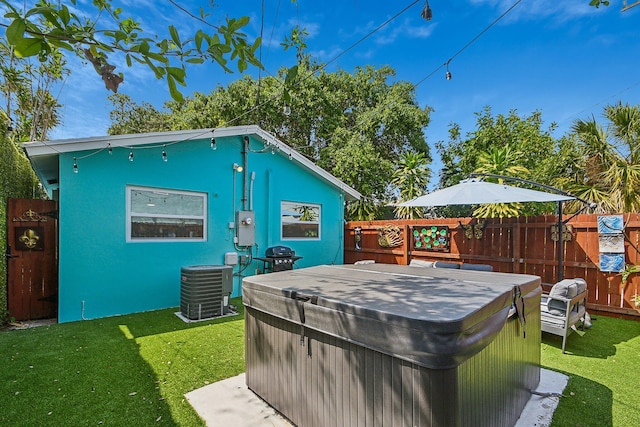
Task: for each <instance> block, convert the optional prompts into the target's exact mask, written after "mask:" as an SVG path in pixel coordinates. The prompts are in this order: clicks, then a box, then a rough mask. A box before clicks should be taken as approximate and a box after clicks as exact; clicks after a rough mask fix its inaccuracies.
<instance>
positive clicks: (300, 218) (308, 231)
mask: <svg viewBox="0 0 640 427" xmlns="http://www.w3.org/2000/svg"><path fill="white" fill-rule="evenodd" d="M280 218H281V223H282V238H283V239H316V240H317V239H320V205H313V204H310V203H296V202H282V203H281V205H280Z"/></svg>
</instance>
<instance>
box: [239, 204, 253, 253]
mask: <svg viewBox="0 0 640 427" xmlns="http://www.w3.org/2000/svg"><path fill="white" fill-rule="evenodd" d="M255 219H256V216H255V213H254V212H253V211H238V215H237V217H236V225H237V227H238V236H237V237H238V246H253V245H255V243H256V223H255Z"/></svg>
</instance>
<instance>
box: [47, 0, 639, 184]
mask: <svg viewBox="0 0 640 427" xmlns="http://www.w3.org/2000/svg"><path fill="white" fill-rule="evenodd" d="M88 1H89V0H79V2H78V3H79V4H82V3H83V2H84V3H87V2H88ZM633 1H635V0H629V1H628V3H633ZM179 3H180V4H181V5H183V6H184V7H186V8H188V9H190V10H192V11H194V13H195V12H197V10H198V8H199V7H200V6H202V7H203V8H205V10H207V11H209V12H211V16H210V17H209V21H210V22H212V23H213V24H220V23H222V22H223V21H222V20H223V18H224V17H225V16H227V15H228V16H231V17H237V16H241V15H248V16H249V17H250V18H251V22H250V24H249V26H248V27H247V28H246V33H247V34H248V35H249V37H251V38H253V37H256V36H257V35H259V34H260V27H261V21H262V13H261V5H262V2H261V1H260V0H245V1H238V0H235V1H234V0H216V1H215V2H214V4H215V6H214V7H213V9H211V5H210V3H209V2H207V1H189V0H180V1H179ZM429 3H430V6H431V9H432V11H433V19H432V20H431V21H429V22H427V21H425V20H424V19H422V18H421V16H420V13H421V11H422V8H423V6H424V1H417V2H416V1H415V0H414V1H411V0H405V1H396V2H390V1H377V0H370V1H364V0H342V1H333V0H327V1H317V0H316V1H310V0H298V2H297V5H296V3H293V2H291V0H264V19H263V22H264V26H263V47H262V59H263V63H264V65H265V67H266V70H267V71H266V72H269V73H272V74H274V73H275V72H276V70H277V69H278V68H279V67H281V66H291V65H294V64H295V57H294V53H293V52H291V51H287V52H284V51H283V49H282V47H281V46H280V43H281V42H282V40H283V38H284V37H285V35H288V34H289V32H290V31H291V29H292V28H293V27H294V26H295V25H300V26H302V27H305V28H306V29H307V31H308V32H309V38H308V41H307V44H308V53H309V54H311V55H312V56H314V57H316V58H318V59H319V60H321V61H325V62H327V61H331V60H333V59H334V58H335V57H336V56H337V55H339V54H340V53H341V52H343V51H344V50H345V49H347V48H349V47H350V46H352V45H353V44H354V43H356V42H357V41H358V40H360V39H361V38H363V37H365V36H366V35H367V34H370V33H371V32H372V31H373V30H374V29H375V28H376V27H377V26H379V25H380V24H382V23H384V22H385V21H387V20H389V19H390V18H392V17H393V16H394V15H396V14H397V13H398V12H400V11H401V10H403V9H405V8H406V7H407V6H409V5H411V4H413V6H412V7H410V8H408V9H407V11H405V12H404V13H402V14H401V15H400V16H398V17H397V18H395V19H393V20H392V21H391V22H390V23H389V24H388V25H386V26H385V27H384V28H382V29H380V30H378V31H377V32H375V33H374V34H372V35H371V36H370V37H368V38H367V39H366V40H365V41H363V42H361V43H360V44H358V45H357V46H355V47H353V48H352V49H350V50H349V51H348V52H347V53H345V54H344V55H342V56H340V57H339V58H338V59H337V60H336V61H335V62H332V63H331V65H330V66H329V67H328V68H327V69H328V70H329V71H332V70H335V69H337V68H340V69H343V70H347V71H351V70H353V69H354V67H356V66H359V65H374V66H382V65H390V66H391V67H393V68H394V69H395V70H396V72H397V77H396V78H397V80H404V81H409V82H411V83H414V84H417V83H418V82H421V83H420V84H419V85H418V86H417V88H416V98H417V101H418V103H419V105H420V106H426V105H428V106H430V107H432V108H433V109H434V112H433V114H432V116H431V124H430V125H429V127H428V128H426V129H425V136H426V138H427V141H428V142H429V143H430V144H431V146H432V147H433V144H434V143H435V142H437V141H440V140H447V137H448V132H447V129H448V127H449V124H450V123H452V122H455V123H458V124H460V125H461V127H462V131H463V133H467V132H471V131H473V130H474V129H475V122H476V120H475V119H476V117H475V115H474V113H476V112H479V111H481V110H482V109H483V108H484V106H487V105H488V106H491V107H492V111H493V113H494V115H496V114H500V113H502V114H508V112H509V111H510V110H512V109H516V110H517V111H518V114H519V115H521V116H523V115H529V114H531V113H532V112H533V111H536V110H539V111H541V112H542V117H543V119H544V122H545V127H547V126H549V125H550V124H551V123H552V122H555V123H557V125H558V129H557V131H556V132H555V133H554V135H555V136H557V137H560V136H561V135H563V134H564V133H566V132H567V131H568V130H569V129H570V127H571V124H572V122H573V121H574V120H575V119H578V118H581V119H587V118H590V117H591V115H594V116H596V118H600V116H601V113H602V109H603V107H604V106H605V105H607V104H612V103H616V102H618V101H622V102H623V103H630V104H633V105H635V104H640V6H637V7H634V8H631V9H629V10H627V11H625V12H622V11H621V9H622V5H623V4H622V1H616V0H612V1H611V6H609V7H603V8H600V9H596V8H593V7H590V6H589V0H522V1H520V2H517V1H516V0H507V1H503V0H466V1H455V2H451V1H444V0H431V1H430V2H429ZM515 3H518V4H517V5H516V6H515V7H514V8H513V9H512V10H511V11H510V12H509V13H508V14H507V15H505V16H504V17H503V18H502V19H501V20H500V21H499V22H497V23H496V24H495V25H493V26H492V27H491V28H490V29H488V30H487V31H486V32H484V33H483V34H482V35H481V36H480V37H479V38H477V39H476V40H475V41H473V40H474V38H476V37H477V36H479V35H480V33H481V32H482V31H483V30H485V29H486V28H487V27H488V26H489V25H490V24H491V23H492V22H494V21H495V20H496V19H497V18H498V17H499V16H500V15H502V14H503V13H504V12H505V11H506V10H507V9H509V8H510V7H511V6H513V5H514V4H515ZM114 5H121V6H122V7H123V8H124V9H125V10H126V13H125V15H131V16H133V17H135V18H136V19H138V20H140V21H141V23H142V26H143V28H145V29H147V30H148V31H151V32H162V31H164V29H166V27H167V25H169V24H173V25H176V26H177V27H178V28H179V30H180V31H181V33H182V34H183V35H184V36H185V37H186V35H187V34H190V33H191V34H192V33H193V32H194V31H195V30H194V28H198V27H201V25H200V24H198V22H196V21H194V20H193V19H191V18H189V17H188V16H187V15H186V14H183V13H182V12H180V11H179V10H178V9H177V8H175V6H172V5H171V4H170V2H168V1H165V0H162V1H155V0H136V1H133V0H125V1H114ZM472 41H473V42H472ZM470 42H472V43H471V44H469V43H470ZM465 46H466V47H465ZM461 50H462V51H461ZM452 57H453V59H452V60H451V62H450V64H449V70H450V71H451V73H452V79H451V80H446V79H445V68H444V67H443V64H445V63H446V62H447V60H448V59H449V58H452ZM71 65H72V67H73V69H74V71H73V73H72V75H71V77H69V79H68V80H67V81H66V83H65V85H64V87H63V88H62V89H61V92H60V102H61V103H62V104H63V105H64V108H63V116H64V125H63V126H61V127H60V128H58V129H56V131H55V132H54V133H53V138H56V139H58V138H75V137H86V136H95V135H105V134H106V131H107V128H108V126H109V111H110V109H111V104H110V102H109V101H108V100H107V96H108V95H109V93H108V92H107V91H106V90H105V89H104V86H103V84H102V81H101V80H100V78H99V76H97V75H96V74H95V73H94V72H93V70H92V69H91V68H90V67H88V66H86V65H82V64H81V63H80V62H79V61H75V60H74V61H72V62H71ZM117 71H123V72H124V73H125V83H124V84H123V85H122V86H121V90H120V91H121V92H122V93H126V94H128V95H130V96H131V97H133V99H134V100H136V101H137V102H149V103H152V104H154V105H156V106H157V107H161V106H162V104H163V102H164V101H165V100H167V99H169V94H168V91H167V89H166V86H165V83H164V82H162V81H157V80H156V79H155V77H154V76H153V75H152V73H151V72H150V71H149V70H148V69H146V68H143V67H137V68H127V67H126V65H124V64H122V65H121V66H119V67H118V69H117ZM187 72H188V77H187V81H188V87H187V88H186V89H185V90H184V91H183V93H184V94H185V95H188V94H190V93H193V92H195V91H199V92H204V93H209V92H210V91H211V90H212V89H214V88H215V87H216V85H218V84H220V85H226V84H227V83H229V82H230V81H233V80H235V79H238V78H240V75H239V74H238V73H235V74H226V73H225V72H224V71H223V70H222V69H221V68H219V67H218V66H217V65H215V64H208V65H204V66H194V67H190V68H189V69H188V71H187ZM249 72H250V73H251V74H253V75H254V76H257V70H256V69H253V70H251V69H250V70H249ZM264 73H265V72H263V75H264ZM427 76H430V77H428V78H426V79H425V77H427ZM432 150H433V149H432ZM432 155H433V156H434V158H436V159H435V160H436V161H435V164H434V167H435V169H436V172H437V168H438V163H439V162H438V159H437V154H436V152H435V150H433V151H432Z"/></svg>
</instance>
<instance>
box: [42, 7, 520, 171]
mask: <svg viewBox="0 0 640 427" xmlns="http://www.w3.org/2000/svg"><path fill="white" fill-rule="evenodd" d="M170 2H171V3H172V4H174V5H176V7H178V5H177V4H176V3H175V2H174V1H172V0H170ZM419 2H420V0H415V1H413V2H411V3H410V4H408V5H407V6H406V7H404V8H403V9H402V10H400V11H399V12H397V13H396V14H395V15H393V16H392V17H390V18H389V19H387V20H386V21H384V22H383V23H381V24H380V25H378V26H377V27H375V28H374V29H373V30H372V31H370V32H369V33H367V34H366V35H364V36H363V37H361V38H360V39H358V40H357V41H356V42H354V43H353V44H351V45H350V46H348V47H347V48H345V49H344V50H342V51H341V52H340V53H338V54H337V55H335V56H334V57H333V58H332V59H330V60H329V61H327V62H326V63H323V64H322V65H320V66H318V67H316V69H315V70H313V71H312V72H311V73H309V74H308V75H307V76H305V77H303V78H302V79H300V80H299V81H297V82H296V87H297V86H299V85H301V84H302V83H304V81H306V80H307V79H308V78H310V77H311V76H312V75H315V74H316V73H318V72H319V71H322V70H324V69H325V68H327V67H328V66H329V65H330V64H332V63H334V62H336V61H337V60H338V59H340V58H341V57H342V56H344V55H345V54H347V53H348V52H350V51H351V50H353V49H354V48H355V47H356V46H358V45H359V44H361V43H362V42H364V41H365V40H367V39H368V38H370V37H371V36H373V35H374V34H375V33H377V32H378V31H380V30H381V29H383V28H384V27H386V26H387V25H389V24H390V23H391V22H393V21H394V20H396V19H397V18H399V17H400V16H401V15H402V14H404V13H405V12H406V11H408V10H409V9H411V8H412V7H413V6H415V5H416V4H417V3H419ZM521 2H522V0H517V1H516V2H515V3H513V4H512V5H511V6H510V7H509V8H508V9H507V10H505V12H503V13H502V14H501V15H500V16H498V18H496V19H495V20H494V21H493V22H491V23H490V24H489V25H488V26H487V27H485V28H484V29H483V30H482V31H480V32H479V33H478V34H477V35H476V36H475V37H474V38H473V39H471V40H470V41H469V42H468V43H467V44H465V45H464V46H463V47H462V48H460V49H459V50H458V51H457V52H456V53H454V54H453V55H452V56H451V57H450V58H449V59H448V60H447V61H446V62H444V63H443V64H442V65H440V66H438V67H437V68H436V69H434V70H433V71H432V72H431V73H429V74H427V75H426V76H425V77H423V78H422V79H421V80H419V81H418V82H417V83H415V84H413V85H412V86H413V89H415V88H417V87H418V86H419V85H420V84H422V83H424V82H425V81H426V80H428V79H429V78H430V77H432V76H433V75H434V74H436V73H437V72H438V71H440V70H441V69H442V68H445V67H447V66H448V64H449V63H450V62H451V61H452V60H453V59H454V58H456V57H457V56H458V55H460V54H461V53H462V52H464V51H465V50H466V49H467V48H469V47H470V46H471V45H472V44H473V43H475V42H476V41H477V40H478V39H479V38H480V37H481V36H482V35H483V34H485V33H486V32H487V31H488V30H489V29H491V28H492V27H493V26H494V25H496V24H497V23H498V22H499V21H500V20H502V19H503V18H504V17H505V16H506V15H507V14H509V12H511V11H512V10H513V9H514V8H515V7H516V6H517V5H518V4H520V3H521ZM263 7H264V2H263ZM262 15H263V19H264V13H263V14H262ZM205 22H206V21H205ZM207 24H208V23H207ZM208 25H211V24H208ZM211 26H213V25H211ZM214 28H215V27H214ZM261 36H262V30H261ZM282 93H283V90H281V91H279V92H278V93H276V94H275V95H274V96H272V97H271V98H269V99H267V100H265V101H263V102H261V103H256V105H255V106H254V107H253V108H251V109H248V110H246V111H244V112H243V113H241V114H239V115H238V116H236V117H234V118H232V119H230V120H228V121H226V122H225V125H227V126H228V125H230V124H232V123H234V122H236V121H238V120H240V119H241V118H243V117H244V116H246V115H248V114H250V113H252V112H254V111H256V110H259V109H260V108H261V107H262V106H264V105H267V104H269V103H271V102H273V101H274V100H276V99H278V98H280V97H281V96H282ZM362 124H363V122H360V123H356V124H355V125H354V126H353V128H355V129H357V128H358V127H360V126H361V125H362ZM209 132H212V130H207V131H206V132H203V133H202V134H198V135H195V136H192V137H190V138H187V139H184V140H180V141H174V142H171V143H162V144H155V145H147V146H135V147H134V146H130V145H122V146H117V147H121V148H125V149H129V150H130V152H133V150H134V148H135V150H143V149H154V148H158V147H167V146H171V145H174V144H179V143H183V142H187V141H189V140H193V139H196V138H199V137H200V136H202V135H205V134H207V133H209ZM332 139H333V138H329V139H327V140H326V141H325V143H326V142H330V141H331V140H332ZM42 144H43V145H45V146H47V147H49V148H51V149H52V150H53V151H55V152H56V153H58V154H59V155H66V153H62V152H60V151H59V150H56V149H55V148H54V147H53V146H52V145H51V144H47V143H46V142H44V141H43V142H42ZM108 147H109V152H111V150H112V148H111V147H112V146H111V144H110V143H109V145H108ZM117 147H116V148H117ZM105 149H107V147H104V148H101V149H98V150H96V151H95V152H92V153H89V154H87V155H84V156H80V157H75V159H77V160H83V159H86V158H88V157H91V156H94V155H96V154H99V153H100V152H102V151H104V150H105ZM264 151H267V148H266V147H265V149H263V150H259V151H255V152H264ZM303 155H304V154H303Z"/></svg>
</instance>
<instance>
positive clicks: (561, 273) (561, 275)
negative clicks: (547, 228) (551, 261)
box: [558, 201, 564, 282]
mask: <svg viewBox="0 0 640 427" xmlns="http://www.w3.org/2000/svg"><path fill="white" fill-rule="evenodd" d="M562 225H563V223H562V202H561V201H558V282H559V281H561V280H562V279H564V271H563V265H562V258H563V255H564V251H563V250H562V249H563V248H562V243H563V240H564V239H563V238H562Z"/></svg>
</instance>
